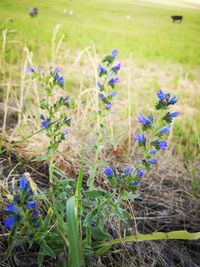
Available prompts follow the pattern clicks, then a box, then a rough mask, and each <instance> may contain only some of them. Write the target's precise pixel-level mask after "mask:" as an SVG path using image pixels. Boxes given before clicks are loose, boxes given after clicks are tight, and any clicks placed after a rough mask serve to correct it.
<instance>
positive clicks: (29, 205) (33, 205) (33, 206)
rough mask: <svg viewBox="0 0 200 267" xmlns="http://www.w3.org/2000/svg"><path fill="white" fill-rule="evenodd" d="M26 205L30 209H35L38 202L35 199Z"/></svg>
mask: <svg viewBox="0 0 200 267" xmlns="http://www.w3.org/2000/svg"><path fill="white" fill-rule="evenodd" d="M26 205H27V207H28V208H29V209H35V208H36V203H35V201H28V202H26Z"/></svg>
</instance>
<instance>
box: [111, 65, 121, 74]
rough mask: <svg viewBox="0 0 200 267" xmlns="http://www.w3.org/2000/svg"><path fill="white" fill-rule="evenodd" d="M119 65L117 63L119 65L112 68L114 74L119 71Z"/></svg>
mask: <svg viewBox="0 0 200 267" xmlns="http://www.w3.org/2000/svg"><path fill="white" fill-rule="evenodd" d="M121 65H122V64H121V63H119V64H117V65H115V66H114V67H112V70H113V71H114V72H115V73H116V72H118V71H119V70H120V69H121Z"/></svg>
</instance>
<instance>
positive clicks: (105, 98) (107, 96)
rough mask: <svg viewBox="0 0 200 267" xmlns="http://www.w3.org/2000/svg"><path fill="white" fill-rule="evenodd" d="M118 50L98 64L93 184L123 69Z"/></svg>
mask: <svg viewBox="0 0 200 267" xmlns="http://www.w3.org/2000/svg"><path fill="white" fill-rule="evenodd" d="M117 55H118V50H116V49H114V50H113V51H112V52H111V54H109V55H107V56H105V57H104V59H103V60H102V63H101V64H99V65H98V68H97V71H98V77H99V80H98V83H97V89H98V111H97V121H98V125H97V127H98V130H97V142H96V145H95V159H94V164H93V168H92V174H91V176H90V179H88V185H89V186H92V185H93V183H94V177H95V175H96V169H97V163H98V157H99V150H100V144H101V142H102V140H103V136H102V134H103V129H104V120H105V117H106V115H107V114H108V113H109V112H110V110H111V108H112V106H113V100H114V98H115V97H116V96H117V92H116V90H115V87H116V85H117V83H118V82H119V78H118V77H117V74H118V72H119V70H120V69H121V63H118V64H115V60H116V58H117Z"/></svg>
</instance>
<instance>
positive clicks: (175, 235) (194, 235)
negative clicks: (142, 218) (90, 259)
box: [94, 230, 200, 255]
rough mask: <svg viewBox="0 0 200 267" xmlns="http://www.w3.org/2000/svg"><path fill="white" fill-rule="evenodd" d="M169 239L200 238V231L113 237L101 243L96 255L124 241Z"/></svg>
mask: <svg viewBox="0 0 200 267" xmlns="http://www.w3.org/2000/svg"><path fill="white" fill-rule="evenodd" d="M169 239H176V240H196V239H200V232H197V233H189V232H187V231H184V230H181V231H172V232H168V233H163V232H156V233H152V234H146V235H142V234H140V235H132V236H127V237H124V238H117V239H112V240H110V241H106V242H102V243H99V247H100V249H97V250H96V251H95V253H94V254H95V255H100V254H99V253H101V252H102V251H103V250H101V249H103V248H105V251H106V250H107V247H109V246H112V245H116V244H124V243H130V242H140V241H152V240H169Z"/></svg>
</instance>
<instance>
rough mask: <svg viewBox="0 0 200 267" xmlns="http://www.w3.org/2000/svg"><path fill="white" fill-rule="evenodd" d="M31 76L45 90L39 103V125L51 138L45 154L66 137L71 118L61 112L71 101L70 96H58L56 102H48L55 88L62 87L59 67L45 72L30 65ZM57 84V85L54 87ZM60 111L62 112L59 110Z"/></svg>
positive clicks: (54, 148)
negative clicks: (43, 97) (44, 95)
mask: <svg viewBox="0 0 200 267" xmlns="http://www.w3.org/2000/svg"><path fill="white" fill-rule="evenodd" d="M28 71H29V73H31V74H32V77H33V78H35V79H37V80H38V81H39V83H40V84H41V85H42V87H43V88H44V89H45V90H46V93H47V97H46V99H44V100H42V101H41V103H40V108H41V109H42V113H43V114H40V119H41V127H42V128H43V129H45V132H46V134H47V136H48V137H49V138H50V139H52V140H51V142H50V143H51V144H50V146H49V147H48V151H47V155H48V152H49V151H55V150H56V149H57V147H58V145H59V143H60V142H61V141H62V140H65V139H66V136H67V135H68V133H69V130H68V129H67V128H66V127H69V126H70V124H71V118H69V117H68V116H66V114H65V112H63V111H64V110H63V109H64V108H69V107H70V103H71V98H70V96H65V97H63V96H60V97H59V98H58V99H57V101H56V102H54V103H53V104H50V102H51V101H49V98H51V96H52V95H53V94H54V90H55V88H57V87H59V88H61V89H63V88H64V78H63V76H61V75H60V68H59V67H56V68H55V69H52V68H50V70H49V72H48V73H47V74H45V73H42V72H41V71H37V70H36V69H35V70H34V69H33V68H32V67H29V68H28ZM56 86H57V87H56ZM60 111H62V112H60Z"/></svg>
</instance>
